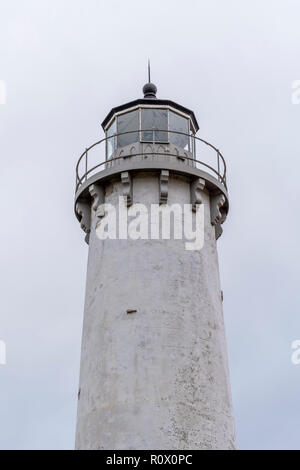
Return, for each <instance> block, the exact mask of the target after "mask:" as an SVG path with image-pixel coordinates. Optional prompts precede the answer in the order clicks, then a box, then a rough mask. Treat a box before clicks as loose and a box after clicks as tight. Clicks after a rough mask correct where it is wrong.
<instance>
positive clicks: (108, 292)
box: [75, 80, 235, 450]
mask: <svg viewBox="0 0 300 470" xmlns="http://www.w3.org/2000/svg"><path fill="white" fill-rule="evenodd" d="M142 96H143V97H141V98H139V99H136V100H134V101H131V102H129V103H126V104H122V105H120V106H117V107H114V108H113V109H112V110H111V111H110V112H109V113H108V115H107V116H106V117H105V119H104V120H103V122H102V128H103V131H104V133H105V136H104V137H103V138H102V139H101V140H99V141H98V142H96V143H95V144H93V145H92V146H90V147H89V148H87V149H86V150H85V151H84V152H83V153H82V155H81V156H80V158H79V160H78V163H77V165H76V193H75V214H76V217H77V219H78V221H79V223H80V226H81V228H82V229H83V231H84V238H85V241H86V242H87V243H88V267H87V279H86V294H85V307H84V320H83V333H82V349H81V364H80V380H79V390H78V414H77V429H76V449H78V450H81V449H82V450H83V449H115V450H123V449H137V450H140V449H146V450H147V449H157V450H160V449H170V450H188V449H234V447H235V442H234V419H233V410H232V402H231V391H230V381H229V371H228V364H227V349H226V339H225V328H224V320H223V308H222V300H223V293H222V290H221V285H220V278H219V267H218V253H217V240H218V238H219V237H220V236H221V234H222V224H223V223H224V221H225V219H226V217H227V213H228V208H229V202H228V192H227V184H226V163H225V159H224V157H223V156H222V154H221V152H220V150H219V149H218V148H217V147H215V146H214V145H212V144H210V143H209V142H207V141H205V140H203V139H201V138H200V137H198V135H197V132H198V130H199V125H198V122H197V119H196V116H195V114H194V112H193V111H191V110H190V109H187V108H186V107H184V106H182V105H181V104H178V103H176V102H174V101H171V100H169V99H159V98H158V97H157V88H156V86H155V85H154V84H153V83H151V82H150V80H149V82H148V83H147V84H146V85H145V86H144V87H143V95H142ZM181 208H182V210H181ZM141 213H143V218H142V217H141ZM153 214H156V218H155V220H153V217H152V216H153ZM150 215H151V217H150ZM167 216H170V217H169V219H170V220H171V222H170V225H169V227H168V230H165V231H164V229H162V230H161V227H160V224H163V223H164V222H166V220H165V219H166V217H167ZM184 216H186V217H184ZM147 217H148V218H147ZM146 219H147V223H146V222H145V220H146ZM178 221H179V222H178ZM188 221H189V222H190V223H192V226H193V227H192V228H191V230H190V232H192V233H194V234H195V239H196V238H197V236H198V235H199V236H198V241H199V243H198V244H197V243H195V244H194V245H193V243H192V242H191V238H189V240H187V231H186V230H185V228H186V226H187V225H188ZM197 221H199V224H198V225H197ZM144 222H145V223H144ZM142 225H143V229H142V228H141V226H142ZM195 227H196V228H195ZM197 230H198V231H199V234H198V235H197V233H198V232H197ZM162 232H165V233H162ZM196 232H197V233H196ZM194 241H195V240H194Z"/></svg>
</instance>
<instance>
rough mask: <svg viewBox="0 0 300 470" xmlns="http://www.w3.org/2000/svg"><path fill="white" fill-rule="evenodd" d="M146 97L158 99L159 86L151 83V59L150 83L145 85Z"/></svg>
mask: <svg viewBox="0 0 300 470" xmlns="http://www.w3.org/2000/svg"><path fill="white" fill-rule="evenodd" d="M143 93H144V98H152V99H156V93H157V88H156V86H155V85H154V83H151V75H150V60H148V83H146V85H144V86H143Z"/></svg>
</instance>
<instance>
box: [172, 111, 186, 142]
mask: <svg viewBox="0 0 300 470" xmlns="http://www.w3.org/2000/svg"><path fill="white" fill-rule="evenodd" d="M169 129H170V131H176V132H183V133H184V134H189V120H188V119H186V118H184V117H182V116H180V115H179V114H176V113H173V112H172V111H169ZM170 142H171V143H172V144H174V145H177V146H178V147H181V148H183V149H184V150H189V136H188V135H183V134H175V133H173V132H170Z"/></svg>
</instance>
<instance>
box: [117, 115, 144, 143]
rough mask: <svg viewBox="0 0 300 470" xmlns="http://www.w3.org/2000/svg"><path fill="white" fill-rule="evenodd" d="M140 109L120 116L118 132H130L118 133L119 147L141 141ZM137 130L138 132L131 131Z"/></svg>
mask: <svg viewBox="0 0 300 470" xmlns="http://www.w3.org/2000/svg"><path fill="white" fill-rule="evenodd" d="M138 130H139V110H138V109H137V110H135V111H131V112H130V113H125V114H121V115H120V116H118V134H120V133H122V132H129V134H123V135H118V147H125V146H126V145H130V144H133V143H134V142H138V141H139V133H138ZM131 131H137V132H131Z"/></svg>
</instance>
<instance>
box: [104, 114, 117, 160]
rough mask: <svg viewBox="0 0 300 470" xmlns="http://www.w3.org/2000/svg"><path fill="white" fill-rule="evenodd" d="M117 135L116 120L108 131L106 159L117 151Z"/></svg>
mask: <svg viewBox="0 0 300 470" xmlns="http://www.w3.org/2000/svg"><path fill="white" fill-rule="evenodd" d="M115 133H116V120H115V119H114V120H113V122H112V124H111V125H110V126H109V128H108V129H107V130H106V138H107V140H106V158H110V157H111V156H112V154H113V153H114V151H115V137H114V134H115Z"/></svg>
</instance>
